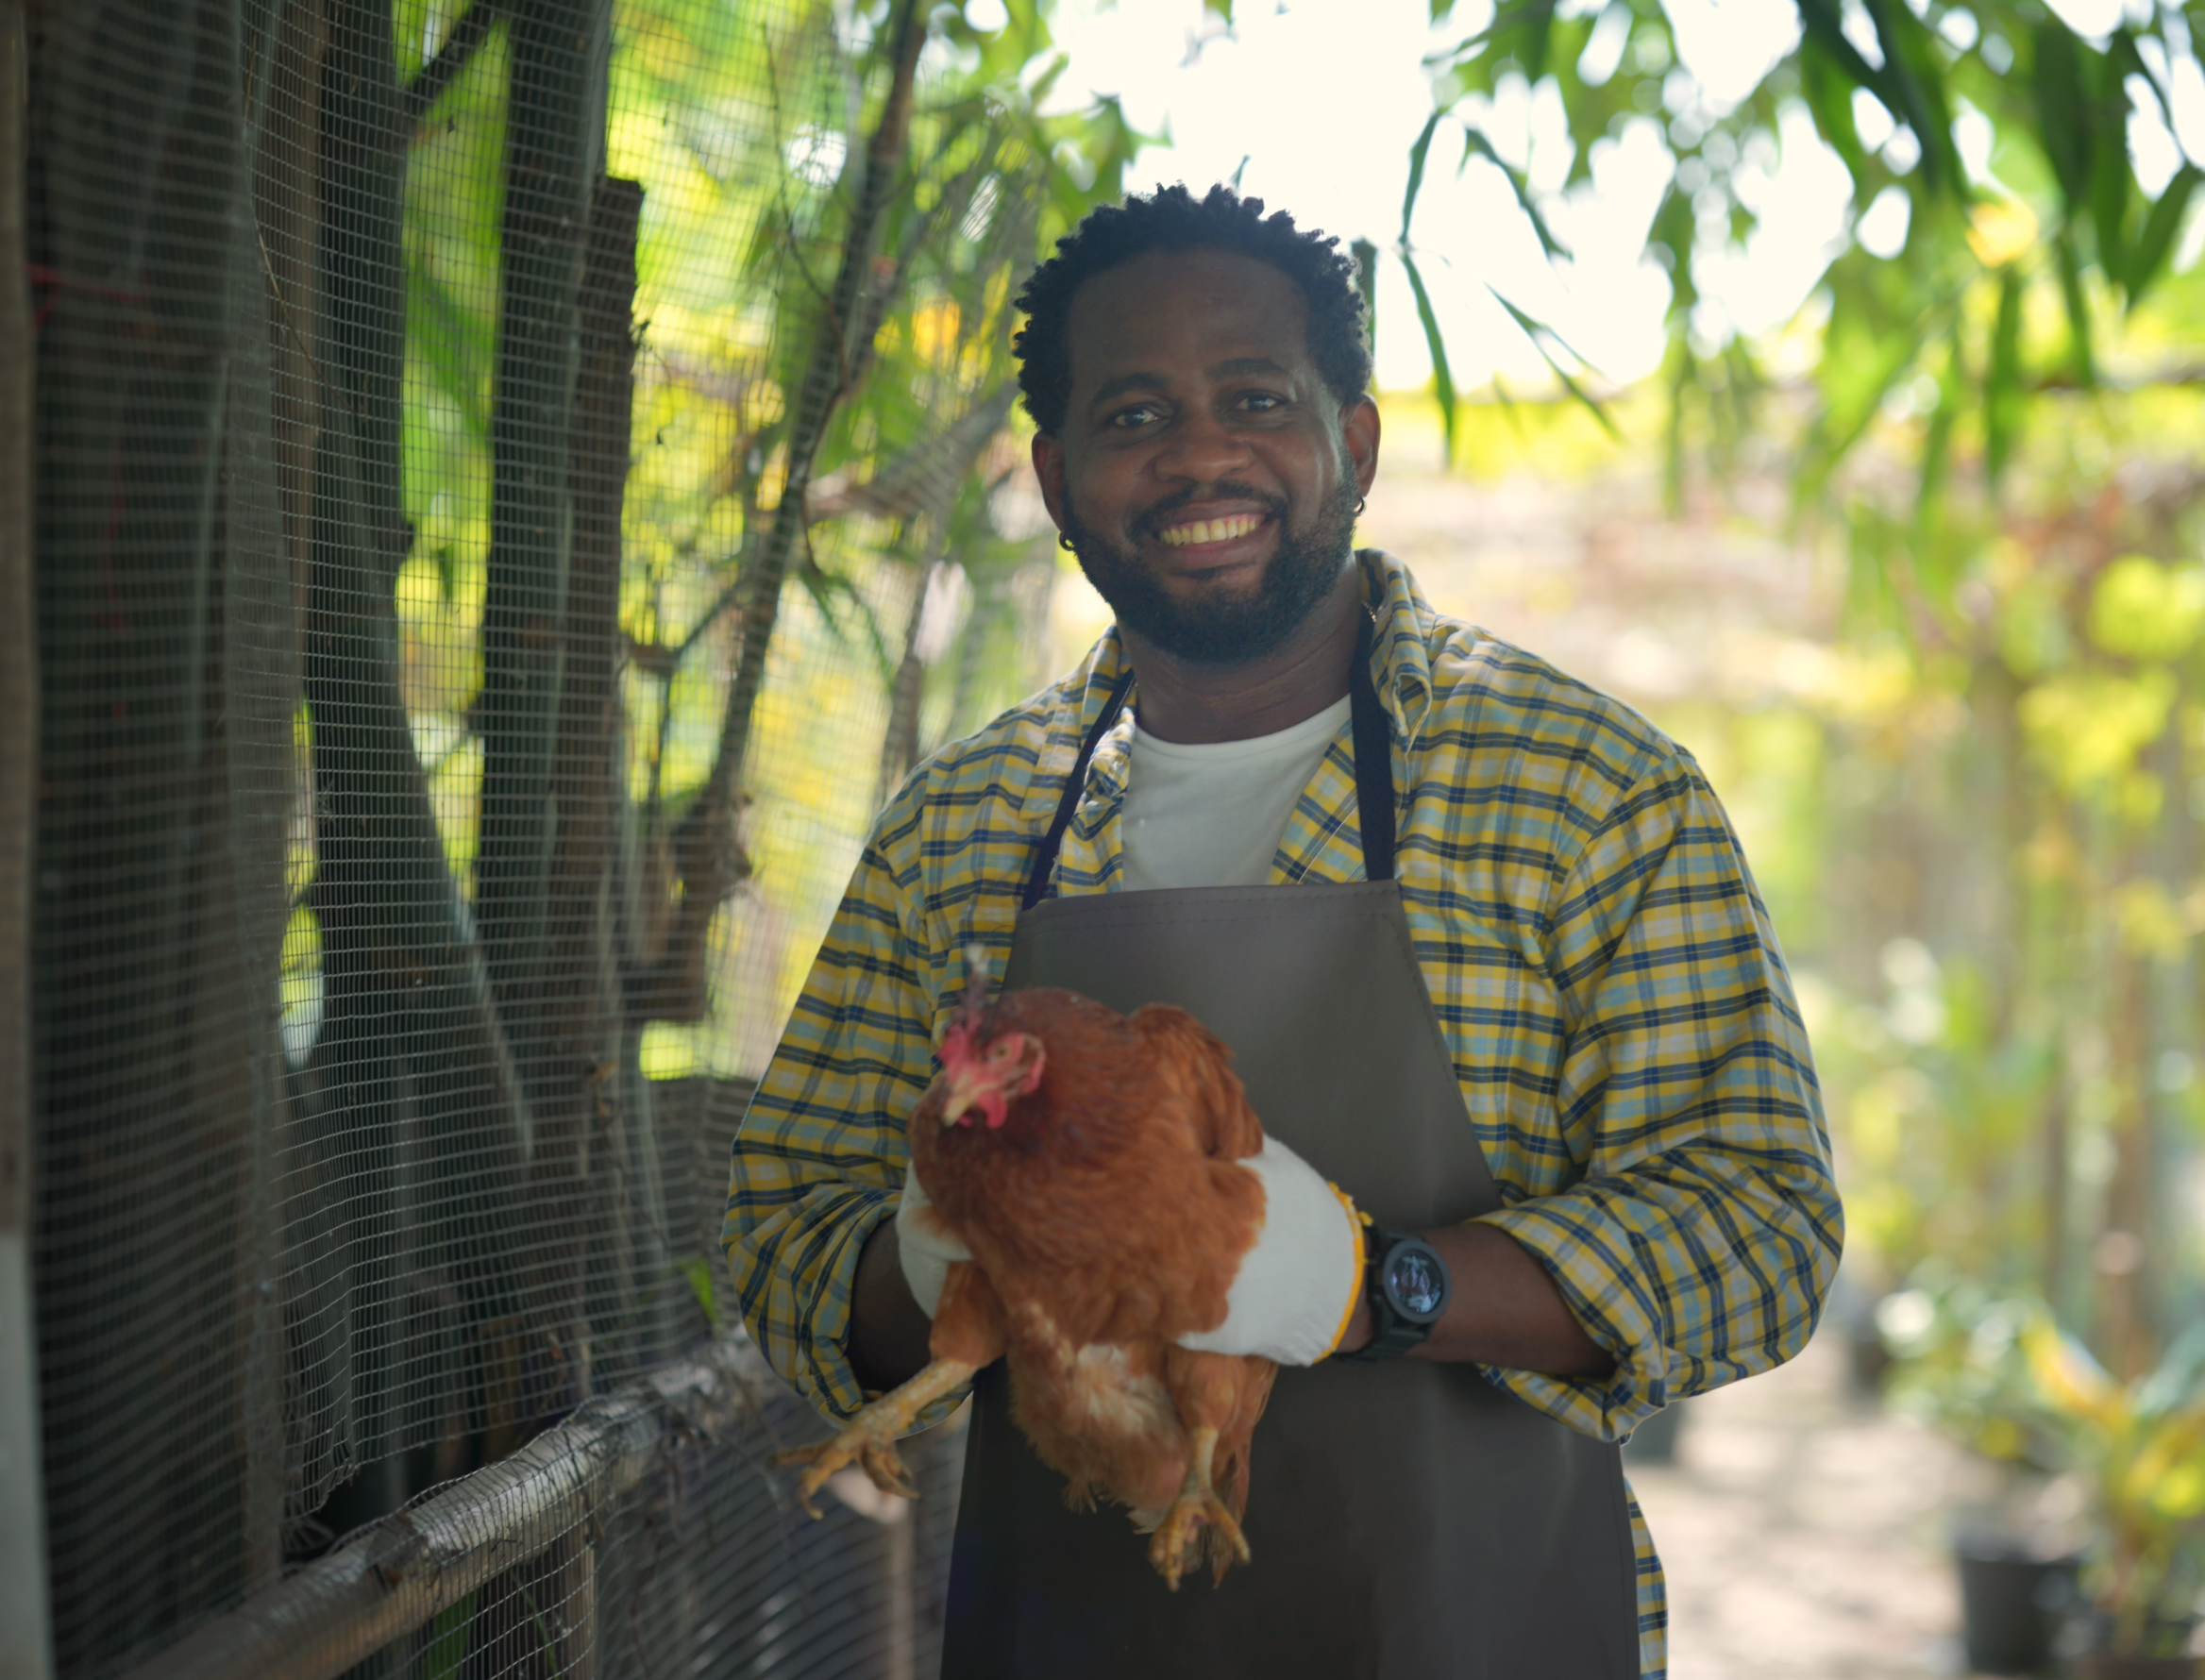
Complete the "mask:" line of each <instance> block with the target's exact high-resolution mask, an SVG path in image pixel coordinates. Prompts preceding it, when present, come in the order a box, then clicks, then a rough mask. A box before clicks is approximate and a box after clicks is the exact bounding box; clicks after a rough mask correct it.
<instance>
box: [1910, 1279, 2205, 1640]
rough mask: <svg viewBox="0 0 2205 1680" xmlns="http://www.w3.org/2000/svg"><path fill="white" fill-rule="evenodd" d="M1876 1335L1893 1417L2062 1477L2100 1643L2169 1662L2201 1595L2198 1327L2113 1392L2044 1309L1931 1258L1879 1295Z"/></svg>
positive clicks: (2203, 1486) (2203, 1456) (2202, 1377)
mask: <svg viewBox="0 0 2205 1680" xmlns="http://www.w3.org/2000/svg"><path fill="white" fill-rule="evenodd" d="M1877 1323H1878V1327H1879V1328H1880V1329H1881V1331H1882V1333H1883V1335H1884V1338H1885V1340H1886V1342H1887V1344H1888V1345H1889V1346H1890V1348H1891V1351H1892V1352H1893V1353H1894V1355H1895V1356H1896V1357H1897V1359H1898V1361H1899V1364H1898V1366H1897V1368H1896V1374H1895V1375H1894V1379H1893V1386H1892V1400H1893V1403H1894V1405H1895V1406H1897V1407H1898V1408H1899V1409H1901V1410H1903V1411H1906V1412H1909V1413H1910V1414H1912V1415H1914V1416H1916V1417H1919V1418H1921V1419H1922V1420H1924V1421H1927V1422H1928V1423H1930V1424H1932V1425H1934V1426H1935V1427H1938V1428H1940V1429H1943V1430H1944V1431H1945V1432H1946V1433H1948V1434H1950V1435H1953V1436H1956V1437H1957V1438H1959V1439H1961V1440H1963V1441H1965V1442H1966V1443H1967V1444H1968V1445H1970V1446H1972V1447H1974V1448H1975V1449H1976V1450H1977V1451H1978V1452H1981V1453H1987V1454H1988V1455H1990V1456H1991V1457H1994V1458H1999V1459H2009V1460H2014V1461H2018V1462H2021V1463H2025V1464H2028V1465H2030V1466H2032V1467H2033V1468H2036V1469H2039V1470H2049V1471H2053V1472H2056V1473H2060V1474H2063V1475H2067V1476H2070V1477H2072V1478H2073V1479H2074V1482H2075V1485H2076V1486H2077V1487H2078V1488H2079V1490H2080V1491H2081V1492H2082V1494H2083V1500H2084V1509H2085V1511H2086V1513H2087V1516H2088V1520H2089V1523H2090V1530H2091V1540H2090V1548H2089V1553H2088V1555H2087V1557H2086V1560H2085V1570H2084V1576H2083V1580H2084V1586H2085V1588H2086V1590H2087V1591H2088V1592H2089V1595H2090V1597H2091V1600H2092V1602H2093V1604H2094V1606H2095V1608H2096V1612H2097V1615H2098V1618H2099V1620H2100V1621H2101V1623H2102V1627H2101V1630H2100V1638H2101V1639H2102V1642H2103V1643H2104V1644H2105V1645H2106V1647H2107V1648H2108V1649H2110V1650H2112V1651H2113V1652H2115V1653H2118V1654H2121V1655H2153V1656H2173V1655H2180V1654H2181V1653H2182V1652H2183V1651H2184V1650H2185V1649H2186V1648H2187V1643H2188V1639H2189V1635H2190V1629H2191V1623H2192V1621H2193V1620H2194V1616H2193V1611H2194V1607H2195V1605H2196V1603H2197V1596H2198V1593H2199V1590H2200V1588H2205V1326H2197V1327H2193V1328H2192V1329H2191V1330H2190V1331H2189V1332H2188V1333H2186V1334H2185V1335H2184V1336H2181V1337H2180V1338H2179V1339H2178V1340H2177V1341H2176V1342H2175V1343H2174V1345H2173V1346H2172V1347H2170V1348H2169V1349H2168V1351H2167V1353H2166V1355H2165V1357H2164V1358H2163V1360H2162V1361H2161V1362H2160V1363H2159V1364H2158V1365H2157V1366H2156V1367H2155V1368H2154V1369H2151V1370H2150V1371H2149V1372H2147V1373H2146V1374H2144V1375H2141V1376H2139V1377H2137V1378H2135V1379H2133V1380H2131V1381H2129V1382H2127V1383H2120V1382H2116V1381H2115V1380H2114V1379H2113V1378H2112V1376H2110V1375H2109V1374H2108V1373H2107V1371H2106V1369H2105V1368H2104V1367H2103V1366H2101V1365H2100V1364H2099V1363H2098V1362H2097V1361H2096V1359H2095V1358H2093V1357H2092V1356H2091V1354H2090V1352H2089V1351H2088V1350H2087V1349H2085V1348H2084V1347H2083V1346H2082V1344H2081V1343H2080V1342H2079V1341H2078V1340H2077V1339H2076V1338H2075V1337H2074V1336H2070V1335H2068V1334H2067V1333H2066V1332H2065V1331H2063V1330H2062V1328H2061V1327H2060V1325H2059V1323H2058V1321H2057V1320H2056V1319H2054V1318H2053V1316H2052V1314H2051V1313H2050V1312H2049V1311H2048V1310H2047V1309H2046V1308H2045V1305H2044V1303H2043V1302H2042V1301H2040V1300H2038V1299H2036V1298H2035V1297H2033V1296H2030V1295H2026V1294H2019V1295H2004V1294H2000V1293H1997V1292H1995V1291H1994V1290H1991V1289H1988V1288H1986V1287H1984V1286H1983V1285H1981V1284H1980V1283H1978V1282H1976V1281H1974V1280H1972V1279H1970V1278H1969V1277H1967V1276H1966V1274H1965V1273H1964V1272H1963V1271H1961V1269H1959V1268H1955V1267H1953V1266H1952V1265H1950V1264H1949V1263H1946V1262H1943V1261H1939V1262H1932V1263H1930V1264H1927V1265H1926V1266H1924V1267H1923V1268H1921V1270H1920V1272H1919V1273H1918V1274H1917V1277H1916V1279H1915V1281H1914V1282H1913V1284H1912V1285H1911V1286H1910V1287H1909V1288H1907V1289H1905V1290H1902V1291H1900V1292H1898V1293H1895V1294H1894V1295H1891V1296H1889V1297H1887V1298H1886V1299H1885V1301H1884V1302H1883V1303H1882V1305H1881V1307H1880V1308H1879V1310H1878V1312H1877Z"/></svg>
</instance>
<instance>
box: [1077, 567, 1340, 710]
mask: <svg viewBox="0 0 2205 1680" xmlns="http://www.w3.org/2000/svg"><path fill="white" fill-rule="evenodd" d="M1362 610H1363V605H1362V592H1361V587H1360V583H1359V580H1358V579H1357V576H1356V568H1355V565H1354V564H1352V563H1351V564H1348V565H1345V566H1342V567H1341V568H1340V574H1339V580H1338V582H1337V583H1336V584H1334V586H1333V590H1332V593H1331V594H1330V595H1328V596H1325V597H1324V599H1323V600H1322V601H1321V602H1320V603H1319V604H1318V606H1317V608H1316V610H1315V611H1314V612H1312V613H1310V614H1309V616H1308V618H1307V619H1305V620H1304V622H1303V624H1302V627H1301V628H1300V629H1299V630H1296V631H1295V632H1294V633H1293V635H1292V636H1290V637H1289V638H1288V641H1287V643H1286V645H1285V646H1284V647H1280V648H1278V649H1277V650H1276V651H1274V652H1272V653H1270V654H1267V655H1265V656H1264V657H1263V658H1262V659H1259V660H1251V661H1250V662H1249V663H1248V664H1235V665H1215V664H1201V663H1199V662H1196V661H1193V660H1184V659H1179V658H1176V657H1174V656H1173V655H1171V654H1170V653H1167V652H1165V651H1164V650H1163V649H1162V648H1160V647H1156V646H1154V645H1153V643H1150V642H1147V641H1145V640H1143V639H1142V638H1141V637H1140V636H1139V635H1137V634H1136V633H1135V632H1134V631H1132V630H1126V629H1125V628H1124V627H1123V626H1120V627H1119V634H1120V635H1121V636H1122V637H1123V639H1124V642H1125V650H1126V657H1127V658H1128V659H1129V660H1131V661H1132V663H1133V668H1134V680H1135V683H1136V687H1137V689H1138V691H1139V694H1140V726H1141V728H1142V729H1143V730H1144V731H1147V732H1148V733H1149V734H1152V735H1153V736H1155V737H1156V738H1157V739H1158V740H1159V741H1172V742H1177V743H1180V744H1182V745H1185V746H1203V745H1206V744H1208V743H1211V742H1216V741H1248V740H1253V739H1254V737H1256V736H1258V735H1274V734H1276V733H1278V731H1281V730H1287V729H1292V728H1293V727H1294V725H1296V724H1298V723H1300V722H1302V721H1303V720H1304V718H1309V717H1314V716H1316V715H1317V714H1318V713H1320V712H1321V711H1323V710H1324V709H1325V707H1327V706H1329V705H1331V704H1332V703H1333V702H1334V701H1336V700H1338V698H1339V697H1341V696H1342V695H1344V694H1346V693H1347V691H1348V669H1349V666H1350V665H1351V664H1352V663H1353V662H1354V660H1355V630H1356V625H1357V621H1358V619H1359V617H1360V615H1361V613H1362Z"/></svg>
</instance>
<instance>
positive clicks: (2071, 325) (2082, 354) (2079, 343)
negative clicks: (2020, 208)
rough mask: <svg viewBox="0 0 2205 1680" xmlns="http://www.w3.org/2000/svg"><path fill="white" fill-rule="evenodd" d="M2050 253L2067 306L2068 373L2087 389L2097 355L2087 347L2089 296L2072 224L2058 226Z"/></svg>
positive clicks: (2092, 382)
mask: <svg viewBox="0 0 2205 1680" xmlns="http://www.w3.org/2000/svg"><path fill="white" fill-rule="evenodd" d="M2052 255H2053V258H2054V260H2056V261H2057V262H2058V264H2059V269H2060V296H2061V298H2062V301H2063V302H2064V303H2065V304H2066V306H2067V369H2068V373H2069V375H2070V377H2072V378H2073V379H2074V380H2075V382H2076V384H2078V385H2079V386H2081V387H2082V388H2083V389H2084V390H2085V391H2087V390H2089V389H2090V388H2091V387H2092V386H2094V385H2096V383H2097V358H2096V355H2095V354H2094V353H2093V352H2092V349H2091V331H2090V299H2089V297H2088V295H2087V294H2085V293H2084V292H2083V290H2082V260H2081V258H2080V257H2079V256H2078V255H2077V254H2076V250H2075V232H2074V229H2073V228H2072V227H2062V228H2061V229H2060V234H2059V237H2058V238H2057V239H2055V240H2054V241H2053V242H2052Z"/></svg>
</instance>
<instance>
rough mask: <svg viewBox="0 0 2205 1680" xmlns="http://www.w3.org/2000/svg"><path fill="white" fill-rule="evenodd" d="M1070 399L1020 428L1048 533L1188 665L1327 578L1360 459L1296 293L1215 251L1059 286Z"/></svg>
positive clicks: (1297, 618)
mask: <svg viewBox="0 0 2205 1680" xmlns="http://www.w3.org/2000/svg"><path fill="white" fill-rule="evenodd" d="M1068 339H1069V350H1070V352H1071V373H1072V386H1071V400H1070V403H1069V407H1068V409H1067V412H1066V415H1065V422H1064V427H1063V429H1062V431H1061V432H1060V434H1059V435H1057V436H1055V437H1049V436H1038V437H1036V438H1035V440H1034V467H1035V472H1036V473H1038V474H1039V475H1040V479H1041V489H1042V495H1043V496H1044V498H1045V499H1046V500H1047V502H1048V504H1049V511H1050V513H1051V514H1052V517H1054V519H1055V520H1056V523H1057V527H1058V529H1061V530H1062V531H1064V533H1065V534H1066V535H1067V536H1068V537H1069V539H1070V540H1071V543H1072V545H1073V547H1074V549H1075V550H1076V552H1077V553H1078V555H1079V560H1080V566H1081V569H1082V570H1084V571H1085V572H1086V574H1087V578H1088V580H1089V581H1090V582H1092V583H1093V584H1094V585H1095V588H1096V590H1097V591H1098V592H1099V593H1100V594H1101V595H1102V596H1103V599H1104V600H1106V601H1108V602H1109V603H1110V605H1111V607H1112V609H1113V610H1114V611H1115V612H1116V613H1117V614H1118V618H1119V623H1120V624H1121V625H1122V626H1124V627H1125V628H1126V629H1127V630H1132V631H1134V632H1136V634H1138V635H1140V636H1141V637H1143V638H1144V639H1146V640H1147V641H1149V642H1150V643H1152V644H1153V645H1154V646H1155V647H1160V648H1162V649H1164V650H1165V651H1166V652H1168V653H1171V654H1174V655H1176V656H1177V657H1179V658H1182V659H1187V660H1194V661H1200V662H1202V663H1204V664H1243V663H1246V662H1248V661H1251V660H1256V659H1261V658H1262V657H1264V656H1265V655H1266V654H1268V653H1271V652H1272V651H1273V650H1274V649H1276V648H1277V647H1280V646H1281V645H1282V644H1283V643H1285V642H1286V640H1287V639H1288V637H1289V636H1290V635H1291V634H1292V633H1293V632H1294V630H1296V629H1297V628H1299V627H1300V625H1301V624H1302V623H1303V622H1304V620H1305V619H1306V618H1307V617H1308V615H1309V613H1310V612H1311V611H1312V610H1313V609H1314V608H1315V607H1316V605H1317V603H1318V602H1319V601H1321V600H1322V599H1323V598H1324V597H1325V596H1326V595H1327V594H1328V593H1329V592H1330V591H1331V589H1332V587H1333V585H1334V583H1335V582H1336V581H1337V580H1338V576H1339V572H1340V568H1341V566H1342V565H1344V564H1345V563H1347V560H1348V557H1349V554H1350V552H1351V545H1352V541H1353V533H1354V528H1355V503H1356V501H1357V499H1358V498H1359V497H1360V496H1362V494H1363V492H1364V491H1366V490H1368V489H1369V488H1370V484H1371V479H1372V474H1373V473H1374V472H1375V471H1376V468H1377V459H1378V411H1377V409H1376V408H1375V407H1374V406H1373V405H1372V403H1371V401H1370V399H1369V398H1368V397H1364V396H1359V395H1358V396H1357V397H1356V398H1355V400H1354V401H1353V402H1350V403H1349V404H1347V405H1346V406H1345V407H1344V408H1343V407H1342V405H1341V403H1340V401H1339V399H1338V397H1337V396H1335V395H1333V393H1332V391H1331V388H1330V387H1328V386H1327V385H1326V384H1325V382H1324V378H1323V376H1322V375H1321V373H1319V371H1318V369H1317V364H1316V362H1315V361H1313V360H1312V359H1311V357H1310V354H1309V334H1308V325H1307V310H1306V306H1305V305H1304V301H1303V297H1302V293H1301V289H1300V288H1299V287H1298V286H1297V285H1296V284H1295V283H1294V282H1293V281H1292V280H1290V279H1288V277H1286V276H1285V275H1283V274H1281V273H1280V272H1279V271H1278V270H1277V269H1275V268H1272V267H1271V265H1270V264H1269V263H1267V262H1259V261H1257V260H1254V258H1250V257H1242V256H1237V255H1234V254H1231V253H1228V252H1223V251H1152V252H1149V253H1147V254H1146V255H1144V256H1140V257H1136V258H1135V259H1133V260H1131V261H1129V262H1125V263H1122V264H1120V265H1119V267H1117V268H1113V269H1110V270H1107V271H1106V272H1104V273H1103V274H1100V275H1097V276H1096V277H1094V278H1093V279H1090V280H1088V281H1087V282H1086V284H1084V285H1083V286H1082V287H1081V288H1080V290H1079V292H1078V294H1076V295H1075V296H1074V297H1073V299H1072V307H1071V314H1070V318H1069V329H1068Z"/></svg>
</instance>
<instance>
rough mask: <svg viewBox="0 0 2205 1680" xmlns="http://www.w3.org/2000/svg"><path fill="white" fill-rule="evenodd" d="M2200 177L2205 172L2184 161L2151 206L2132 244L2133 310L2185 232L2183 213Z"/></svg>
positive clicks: (2128, 278)
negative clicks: (2141, 228) (2140, 230)
mask: <svg viewBox="0 0 2205 1680" xmlns="http://www.w3.org/2000/svg"><path fill="white" fill-rule="evenodd" d="M2200 179H2205V175H2200V172H2199V171H2198V169H2197V165H2196V164H2194V163H2184V164H2183V165H2182V166H2181V168H2180V170H2178V171H2176V173H2175V178H2174V179H2173V180H2171V181H2169V182H2167V184H2166V191H2165V192H2163V193H2161V194H2160V195H2159V202H2158V203H2157V204H2155V205H2153V206H2152V207H2151V214H2150V215H2148V216H2146V218H2145V221H2144V228H2143V231H2142V232H2140V233H2138V234H2137V236H2136V243H2135V244H2132V245H2131V246H2129V272H2128V274H2127V276H2126V277H2124V283H2125V284H2126V286H2127V289H2128V293H2129V304H2128V307H2129V309H2130V310H2133V309H2134V308H2135V307H2136V306H2137V304H2138V303H2140V302H2142V301H2143V297H2144V294H2145V293H2146V292H2147V291H2149V290H2150V288H2151V284H2152V282H2153V281H2155V280H2157V279H2158V278H2159V276H2160V271H2161V270H2162V269H2163V268H2164V267H2165V266H2166V260H2167V257H2168V255H2169V254H2170V253H2171V252H2172V251H2173V250H2174V244H2175V240H2176V239H2177V238H2178V237H2179V236H2180V233H2181V231H2182V216H2183V212H2185V211H2186V210H2188V209H2189V208H2190V195H2191V194H2192V193H2195V192H2197V182H2198V181H2199V180H2200Z"/></svg>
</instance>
